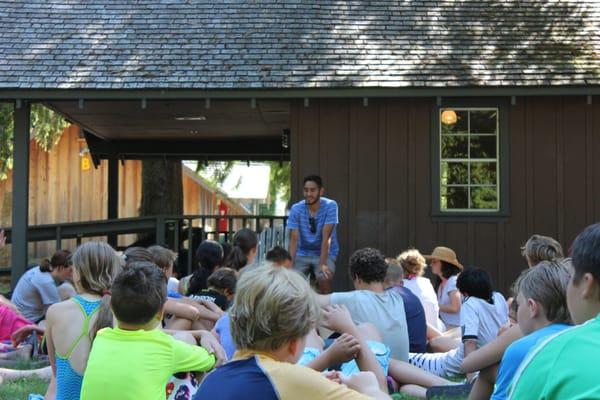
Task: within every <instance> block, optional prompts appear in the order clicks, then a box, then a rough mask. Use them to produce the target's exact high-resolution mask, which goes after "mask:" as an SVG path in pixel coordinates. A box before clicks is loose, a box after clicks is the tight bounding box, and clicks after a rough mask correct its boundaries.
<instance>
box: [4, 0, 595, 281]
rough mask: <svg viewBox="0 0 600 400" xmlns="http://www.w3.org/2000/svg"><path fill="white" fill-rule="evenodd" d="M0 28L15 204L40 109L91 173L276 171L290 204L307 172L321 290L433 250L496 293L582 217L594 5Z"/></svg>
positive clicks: (262, 5)
mask: <svg viewBox="0 0 600 400" xmlns="http://www.w3.org/2000/svg"><path fill="white" fill-rule="evenodd" d="M0 23H1V25H0V26H1V28H0V33H1V38H2V40H1V41H0V55H1V57H0V99H1V100H5V101H12V102H15V107H16V113H15V115H16V123H15V181H14V182H15V190H14V192H13V193H14V196H15V200H14V204H22V200H23V199H26V195H27V184H26V182H27V179H26V177H27V176H28V175H27V174H28V171H27V168H28V167H27V166H28V163H27V151H26V147H27V146H26V143H27V140H26V135H27V124H28V121H29V106H28V105H29V104H30V102H43V103H45V104H47V105H48V106H50V107H52V108H53V109H55V110H57V111H58V112H60V113H62V114H63V115H65V116H66V117H67V118H68V119H69V120H70V121H72V122H74V123H77V124H79V125H80V126H82V127H83V129H84V131H85V134H86V138H87V143H88V146H89V148H90V150H91V151H92V155H93V157H94V158H95V160H97V162H102V161H101V160H108V163H109V164H110V163H113V164H114V163H116V162H117V160H119V159H140V158H143V157H151V156H153V157H156V156H160V157H173V158H181V159H185V158H192V159H241V160H255V159H256V160H265V159H268V160H288V159H289V160H291V162H292V184H293V196H294V198H293V199H292V200H297V199H299V198H300V197H301V180H302V177H303V176H304V175H306V174H309V173H317V174H320V175H321V176H323V178H324V181H325V186H326V191H327V195H328V196H329V197H331V198H333V199H336V200H337V201H338V203H339V205H340V225H339V227H338V229H339V231H338V234H339V239H340V246H341V249H342V253H341V255H340V258H339V261H338V272H337V274H336V280H337V284H338V287H346V286H348V279H347V274H346V273H345V270H346V268H345V265H346V262H347V259H348V256H349V254H350V253H351V252H352V251H354V250H355V249H357V248H360V247H363V246H373V247H377V248H380V249H381V250H383V251H384V252H385V253H386V254H388V255H395V254H397V253H398V252H400V251H401V250H402V249H405V248H407V247H411V246H414V247H417V248H419V249H421V250H422V251H423V252H425V253H426V252H428V251H430V250H431V249H432V248H433V247H434V246H436V245H446V246H449V247H452V248H453V249H455V250H456V252H457V253H458V256H459V258H460V260H461V261H462V262H463V263H464V264H467V265H478V266H481V267H484V268H486V269H487V270H488V271H490V272H491V273H492V275H493V276H494V278H495V281H496V283H497V284H498V286H499V287H500V288H501V289H504V290H506V289H507V288H508V287H509V285H510V284H511V282H512V281H513V279H514V278H515V277H516V276H517V274H518V273H519V271H520V270H521V269H522V268H524V267H525V261H524V260H523V259H522V257H521V255H520V247H521V246H522V245H523V243H524V242H525V241H526V239H527V238H528V237H529V236H530V235H531V234H533V233H539V234H545V235H550V236H553V237H556V238H557V239H558V240H559V241H560V242H561V243H562V244H563V246H564V247H565V249H567V248H568V247H569V246H570V243H571V241H572V240H573V238H574V237H575V235H576V234H577V233H578V232H579V231H580V230H581V229H582V228H583V227H585V226H586V225H588V224H590V223H593V222H595V221H598V220H600V200H599V199H600V157H598V154H600V3H598V2H597V1H593V0H568V1H551V2H548V1H538V0H530V1H518V0H506V1H493V0H481V1H471V0H462V1H459V0H456V1H433V0H419V1H399V0H396V1H392V0H389V1H388V0H374V1H358V0H351V1H344V2H340V1H330V0H316V1H300V0H265V1H260V2H250V1H241V0H228V1H223V2H209V1H204V0H194V1H188V2H173V1H167V0H159V1H154V2H142V3H140V2H137V3H136V4H135V5H134V4H132V3H131V2H129V1H126V0H110V1H109V0H98V1H94V2H83V1H81V2H80V1H66V0H65V1H53V2H46V1H43V0H27V1H25V0H15V1H13V2H9V3H6V4H5V5H4V6H3V9H2V10H0ZM109 186H110V184H109ZM25 204H26V201H25ZM109 206H110V205H109ZM26 225H27V209H26V208H25V209H23V207H16V208H15V209H14V213H13V231H12V240H13V242H15V243H19V244H18V245H15V246H13V260H14V263H15V264H14V265H13V268H17V269H18V268H21V267H20V263H22V260H23V251H24V250H23V249H24V246H25V245H24V244H23V241H26V239H27V230H26V228H25V226H26Z"/></svg>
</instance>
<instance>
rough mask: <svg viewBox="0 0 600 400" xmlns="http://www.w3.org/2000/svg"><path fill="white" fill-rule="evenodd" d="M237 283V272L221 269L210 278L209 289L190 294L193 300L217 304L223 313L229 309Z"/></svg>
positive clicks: (208, 280) (208, 281)
mask: <svg viewBox="0 0 600 400" xmlns="http://www.w3.org/2000/svg"><path fill="white" fill-rule="evenodd" d="M236 282H237V276H236V272H235V271H234V270H232V269H231V268H219V269H217V270H216V271H215V272H213V273H212V274H210V276H209V277H208V279H207V281H206V283H207V285H208V288H207V289H203V290H199V291H197V292H195V293H189V297H190V299H192V300H196V301H200V300H205V301H209V302H211V303H214V304H216V305H217V306H219V308H220V309H221V310H223V311H225V310H227V308H228V307H229V302H230V301H231V300H232V299H233V295H234V294H235V285H236Z"/></svg>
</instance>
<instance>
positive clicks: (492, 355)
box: [461, 325, 523, 372]
mask: <svg viewBox="0 0 600 400" xmlns="http://www.w3.org/2000/svg"><path fill="white" fill-rule="evenodd" d="M522 337H523V333H522V332H521V329H520V328H519V325H513V326H512V327H510V328H509V329H508V330H506V331H505V332H504V333H502V334H501V335H500V336H498V337H497V338H496V339H494V340H492V341H491V342H489V343H488V344H486V345H485V346H483V347H482V348H480V349H477V350H476V351H473V352H472V353H470V354H467V353H466V348H465V357H464V358H463V361H462V364H461V369H462V370H463V371H464V372H475V371H480V370H482V369H484V368H486V367H489V366H491V365H494V364H497V363H499V362H500V360H501V359H502V355H503V354H504V351H505V350H506V348H507V347H508V346H509V345H510V344H511V343H512V342H514V341H515V340H517V339H520V338H522Z"/></svg>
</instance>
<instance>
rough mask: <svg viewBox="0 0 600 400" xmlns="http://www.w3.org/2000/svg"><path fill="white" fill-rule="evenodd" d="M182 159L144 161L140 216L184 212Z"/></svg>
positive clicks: (179, 213)
mask: <svg viewBox="0 0 600 400" xmlns="http://www.w3.org/2000/svg"><path fill="white" fill-rule="evenodd" d="M181 174H182V169H181V161H179V160H166V159H147V160H143V161H142V201H141V205H140V216H147V215H156V214H175V215H181V214H183V183H182V175H181Z"/></svg>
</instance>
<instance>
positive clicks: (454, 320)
mask: <svg viewBox="0 0 600 400" xmlns="http://www.w3.org/2000/svg"><path fill="white" fill-rule="evenodd" d="M457 276H458V275H452V276H451V277H450V278H448V280H447V281H446V284H445V285H444V287H441V286H440V289H441V290H440V297H439V304H444V305H446V304H448V305H449V304H451V301H450V296H449V294H450V292H453V291H458V289H457V287H456V278H457ZM440 318H441V320H442V321H443V322H444V324H446V326H448V325H453V326H460V310H459V311H457V312H455V313H449V312H444V311H440Z"/></svg>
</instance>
